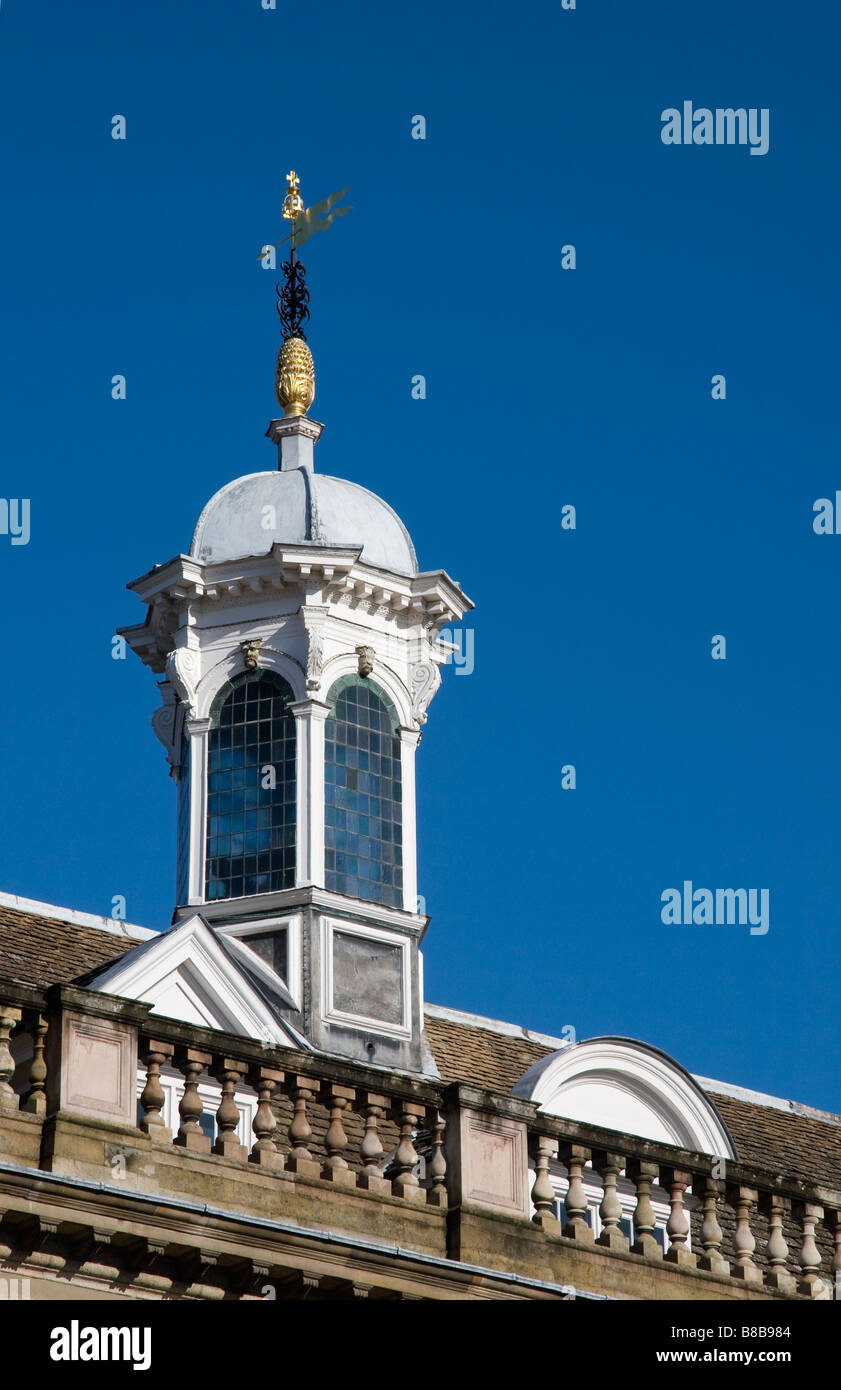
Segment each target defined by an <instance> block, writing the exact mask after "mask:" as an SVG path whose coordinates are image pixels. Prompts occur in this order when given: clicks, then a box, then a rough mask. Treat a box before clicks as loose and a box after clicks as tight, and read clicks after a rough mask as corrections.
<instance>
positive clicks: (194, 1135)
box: [173, 1047, 213, 1154]
mask: <svg viewBox="0 0 841 1390" xmlns="http://www.w3.org/2000/svg"><path fill="white" fill-rule="evenodd" d="M212 1062H213V1058H212V1056H211V1054H210V1053H209V1052H200V1051H199V1050H198V1048H195V1047H182V1048H177V1049H176V1052H175V1065H176V1066H177V1068H178V1070H179V1071H180V1072H181V1074H182V1076H183V1077H184V1094H183V1096H182V1097H181V1100H180V1101H179V1103H178V1113H179V1115H180V1116H181V1124H180V1126H179V1129H178V1133H177V1134H176V1136H175V1139H174V1140H173V1143H175V1144H178V1145H179V1146H180V1148H182V1149H190V1150H191V1151H192V1152H193V1153H200V1154H209V1153H210V1136H209V1135H207V1134H205V1133H204V1131H203V1130H202V1127H201V1125H200V1124H199V1121H200V1120H201V1117H202V1115H203V1114H204V1106H203V1104H202V1098H201V1096H200V1095H199V1092H198V1084H199V1077H200V1076H201V1074H202V1072H203V1071H207V1069H208V1067H210V1066H211V1064H212Z"/></svg>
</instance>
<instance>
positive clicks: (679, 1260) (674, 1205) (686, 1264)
mask: <svg viewBox="0 0 841 1390" xmlns="http://www.w3.org/2000/svg"><path fill="white" fill-rule="evenodd" d="M660 1181H661V1182H662V1183H663V1184H664V1186H666V1187H668V1189H669V1207H670V1211H669V1219H668V1221H667V1222H666V1235H667V1236H668V1237H669V1249H668V1251H667V1253H666V1259H667V1260H668V1261H669V1263H670V1264H673V1265H680V1266H681V1267H682V1268H684V1269H694V1268H695V1266H696V1264H697V1259H696V1257H695V1255H693V1253H692V1251H691V1250H689V1249H688V1248H687V1244H686V1242H687V1238H688V1236H689V1218H688V1216H687V1215H686V1209H685V1207H684V1205H683V1198H684V1193H685V1192H686V1189H687V1187H689V1185H690V1183H691V1182H692V1174H691V1173H686V1172H684V1171H683V1170H682V1169H680V1168H663V1169H662V1170H661V1173H660Z"/></svg>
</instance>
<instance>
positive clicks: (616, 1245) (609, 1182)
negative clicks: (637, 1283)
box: [593, 1153, 628, 1250]
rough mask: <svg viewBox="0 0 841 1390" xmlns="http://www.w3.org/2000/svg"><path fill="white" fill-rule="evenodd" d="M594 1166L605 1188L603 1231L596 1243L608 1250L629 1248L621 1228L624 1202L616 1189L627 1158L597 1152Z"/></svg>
mask: <svg viewBox="0 0 841 1390" xmlns="http://www.w3.org/2000/svg"><path fill="white" fill-rule="evenodd" d="M593 1167H594V1168H595V1169H596V1170H597V1172H598V1173H599V1176H600V1177H601V1180H602V1187H603V1189H604V1195H603V1197H602V1201H601V1206H600V1207H599V1216H600V1217H601V1222H602V1232H601V1235H600V1236H599V1238H598V1240H597V1241H596V1244H597V1245H605V1246H607V1248H608V1250H627V1249H628V1240H627V1237H626V1236H625V1235H623V1233H622V1230H621V1228H620V1223H621V1221H622V1203H621V1202H620V1200H619V1194H618V1192H617V1191H616V1184H617V1181H618V1179H619V1174H620V1173H621V1172H622V1169H623V1168H624V1167H625V1159H624V1158H623V1157H622V1155H621V1154H612V1153H596V1154H594V1155H593Z"/></svg>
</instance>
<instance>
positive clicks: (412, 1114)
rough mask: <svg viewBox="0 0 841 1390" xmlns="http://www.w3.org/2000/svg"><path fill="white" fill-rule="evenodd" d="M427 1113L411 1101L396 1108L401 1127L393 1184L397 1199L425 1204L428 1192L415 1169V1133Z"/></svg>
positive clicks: (395, 1114)
mask: <svg viewBox="0 0 841 1390" xmlns="http://www.w3.org/2000/svg"><path fill="white" fill-rule="evenodd" d="M424 1113H425V1107H424V1106H423V1105H415V1104H414V1103H413V1102H410V1101H399V1102H397V1103H396V1104H395V1106H394V1118H395V1119H396V1121H397V1123H398V1125H399V1126H400V1140H399V1142H398V1145H397V1152H396V1154H395V1156H394V1157H395V1164H396V1167H397V1176H396V1177H395V1178H394V1179H393V1181H392V1184H391V1189H392V1192H393V1193H394V1195H395V1197H403V1198H404V1199H405V1200H406V1201H408V1202H425V1201H426V1192H425V1191H424V1189H423V1188H422V1187H421V1186H420V1185H419V1183H418V1177H417V1173H416V1172H415V1168H416V1167H417V1164H418V1153H417V1150H416V1148H415V1145H414V1132H415V1130H416V1129H417V1128H418V1127H419V1125H420V1123H421V1121H422V1119H423V1117H424Z"/></svg>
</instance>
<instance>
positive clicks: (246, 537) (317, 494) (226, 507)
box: [190, 468, 418, 575]
mask: <svg viewBox="0 0 841 1390" xmlns="http://www.w3.org/2000/svg"><path fill="white" fill-rule="evenodd" d="M269 508H272V509H273V512H272V511H271V510H268V509H269ZM267 520H268V521H269V523H271V522H273V523H274V524H273V525H271V524H269V525H268V526H267V524H266V523H267ZM278 542H279V543H281V544H301V543H307V542H311V543H312V544H315V545H324V546H335V547H346V548H351V549H355V550H361V555H360V558H361V559H362V560H363V561H364V562H365V563H366V564H369V565H373V566H375V567H376V568H378V569H386V570H391V571H393V572H395V573H397V574H407V575H414V574H417V572H418V561H417V556H416V554H415V548H414V546H413V544H412V539H411V537H410V535H409V533H408V531H407V530H406V527H405V526H404V525H403V522H402V521H401V520H400V518H399V516H398V515H397V513H396V512H395V511H394V509H393V508H392V507H390V506H389V505H388V503H387V502H384V501H383V499H382V498H381V497H378V496H377V495H376V493H374V492H369V490H368V489H367V488H364V487H360V486H359V484H358V483H351V482H348V481H347V480H346V479H344V478H331V477H329V476H327V475H325V474H323V473H314V472H310V471H309V469H307V468H294V469H288V470H286V471H277V472H274V471H272V472H267V473H248V474H246V475H245V476H244V477H242V478H235V479H234V481H233V482H230V483H226V484H225V486H224V487H222V488H220V489H219V491H218V492H217V493H215V494H214V495H213V497H211V499H210V501H209V502H208V504H207V506H206V507H205V508H204V511H203V512H202V514H201V516H200V517H199V520H198V523H197V525H196V529H195V532H194V533H193V540H192V543H191V545H190V554H191V555H192V556H193V557H194V558H195V559H197V560H201V561H203V562H204V563H207V564H219V563H220V562H221V561H225V560H239V559H243V558H244V557H245V556H248V555H266V554H268V552H269V551H270V550H271V548H272V545H274V544H276V543H278Z"/></svg>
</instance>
